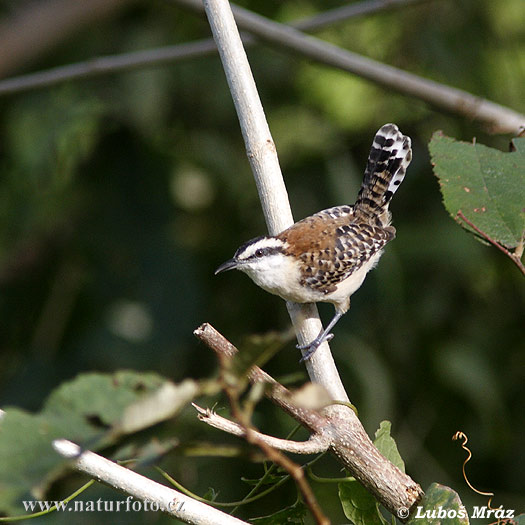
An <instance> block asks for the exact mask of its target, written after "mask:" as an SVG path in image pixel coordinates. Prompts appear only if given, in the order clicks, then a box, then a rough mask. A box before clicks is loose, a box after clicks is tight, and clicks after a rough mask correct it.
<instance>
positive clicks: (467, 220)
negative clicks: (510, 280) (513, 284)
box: [456, 210, 525, 275]
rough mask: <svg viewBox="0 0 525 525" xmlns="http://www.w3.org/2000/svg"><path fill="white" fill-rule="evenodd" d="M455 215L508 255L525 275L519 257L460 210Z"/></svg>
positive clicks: (524, 267)
mask: <svg viewBox="0 0 525 525" xmlns="http://www.w3.org/2000/svg"><path fill="white" fill-rule="evenodd" d="M456 216H457V217H459V218H460V219H461V220H462V221H463V222H465V223H466V224H468V225H469V226H470V227H471V228H472V229H473V230H474V231H475V232H476V233H478V234H479V235H481V237H483V238H484V239H485V240H486V241H488V242H490V244H492V245H493V246H495V247H496V248H497V249H498V250H500V251H501V252H503V253H504V254H505V255H506V256H507V257H510V260H511V261H512V262H513V263H514V264H515V265H516V266H517V267H518V269H519V270H520V272H521V273H522V274H523V275H525V266H524V265H523V263H522V262H521V259H520V258H519V257H518V256H517V255H515V254H513V253H512V252H510V251H509V250H507V248H505V246H502V245H501V244H500V243H499V242H498V241H496V240H495V239H493V238H492V237H491V236H490V235H488V234H487V233H485V232H484V231H483V230H480V229H479V228H478V227H477V226H476V225H475V224H474V223H473V222H472V221H470V220H469V219H467V218H466V217H465V215H464V214H463V212H462V211H461V210H459V211H458V212H457V214H456Z"/></svg>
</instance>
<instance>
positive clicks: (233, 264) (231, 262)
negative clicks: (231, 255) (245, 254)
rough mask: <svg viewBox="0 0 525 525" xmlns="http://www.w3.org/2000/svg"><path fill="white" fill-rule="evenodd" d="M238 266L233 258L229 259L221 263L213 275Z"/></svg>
mask: <svg viewBox="0 0 525 525" xmlns="http://www.w3.org/2000/svg"><path fill="white" fill-rule="evenodd" d="M238 266H239V263H238V262H237V261H236V260H235V259H230V260H229V261H226V262H224V263H222V264H221V265H220V266H219V267H218V268H217V269H216V270H215V275H217V274H218V273H221V272H227V271H228V270H233V269H235V268H237V267H238Z"/></svg>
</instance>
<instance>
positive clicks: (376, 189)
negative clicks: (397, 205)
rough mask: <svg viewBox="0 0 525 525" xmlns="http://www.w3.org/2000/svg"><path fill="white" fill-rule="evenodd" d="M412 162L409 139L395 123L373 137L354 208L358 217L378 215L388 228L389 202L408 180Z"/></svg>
mask: <svg viewBox="0 0 525 525" xmlns="http://www.w3.org/2000/svg"><path fill="white" fill-rule="evenodd" d="M411 160H412V149H411V141H410V138H409V137H407V136H405V135H403V134H402V133H401V132H400V131H399V129H398V128H397V126H396V125H395V124H385V125H384V126H383V127H381V128H380V129H379V131H378V132H377V133H376V136H375V137H374V142H373V143H372V149H371V150H370V155H369V156H368V162H367V165H366V170H365V177H364V179H363V184H362V185H361V189H360V190H359V194H358V196H357V201H356V203H355V206H354V213H355V215H356V217H359V216H361V217H362V218H363V219H366V218H370V217H374V216H377V217H378V218H380V219H381V220H382V222H383V223H384V224H385V225H386V224H388V223H389V222H390V213H389V211H388V203H389V202H390V199H391V198H392V195H394V193H395V192H396V190H397V188H398V187H399V185H400V184H401V182H402V180H403V179H404V178H405V173H406V170H407V167H408V165H409V164H410V161H411Z"/></svg>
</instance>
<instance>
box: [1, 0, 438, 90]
mask: <svg viewBox="0 0 525 525" xmlns="http://www.w3.org/2000/svg"><path fill="white" fill-rule="evenodd" d="M428 1H429V0H363V1H362V2H358V3H355V4H350V5H346V6H343V7H338V8H336V9H331V10H328V11H324V12H322V13H320V14H318V15H314V16H312V17H309V18H305V19H302V20H299V21H298V22H295V23H292V24H291V25H292V27H295V28H297V29H300V30H301V31H316V30H320V29H323V28H324V27H326V26H328V25H333V24H337V23H341V22H343V21H345V20H348V19H349V18H356V17H359V16H363V15H369V14H372V13H377V12H379V11H385V10H391V9H394V8H400V7H403V6H406V5H410V4H415V3H421V2H428ZM106 3H107V1H106ZM11 26H14V27H15V30H16V24H14V23H12V24H11ZM17 32H18V33H20V31H17ZM0 41H1V37H0ZM242 41H243V44H244V45H245V46H251V45H253V44H256V43H257V40H256V39H255V38H254V37H253V36H251V35H249V34H244V35H242ZM31 46H32V47H33V48H34V47H35V46H34V41H33V39H31ZM216 53H217V46H216V45H215V41H214V40H213V38H208V39H205V40H199V41H196V42H190V43H187V44H178V45H173V46H164V47H160V48H156V49H150V50H143V51H134V52H130V53H122V54H119V55H109V56H104V57H97V58H92V59H90V60H87V61H85V62H77V63H76V64H68V65H65V66H58V67H55V68H51V69H48V70H45V71H38V72H36V73H28V74H26V75H20V76H16V77H12V78H7V79H4V80H0V96H1V95H9V94H14V93H21V92H23V91H28V90H32V89H39V88H45V87H50V86H54V85H56V84H60V83H62V82H69V81H71V80H80V79H84V78H93V77H96V76H100V75H108V74H114V73H119V72H122V71H129V70H133V69H138V68H145V67H156V66H161V65H163V64H167V63H171V64H174V63H177V62H181V61H184V60H190V59H193V58H198V57H205V56H209V55H215V54H216Z"/></svg>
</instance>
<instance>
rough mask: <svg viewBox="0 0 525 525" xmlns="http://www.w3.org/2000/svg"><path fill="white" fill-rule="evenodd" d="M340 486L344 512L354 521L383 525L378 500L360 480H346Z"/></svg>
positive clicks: (360, 523)
mask: <svg viewBox="0 0 525 525" xmlns="http://www.w3.org/2000/svg"><path fill="white" fill-rule="evenodd" d="M338 487H339V499H340V500H341V505H342V506H343V512H344V513H345V516H346V517H347V518H348V519H349V520H350V521H351V522H352V523H354V524H355V525H383V523H384V519H383V518H382V516H381V515H380V513H379V508H378V503H377V501H376V500H375V498H374V497H373V496H372V494H370V492H368V491H367V490H366V489H365V488H364V487H363V486H362V485H361V484H360V483H359V482H358V481H344V482H342V483H339V484H338Z"/></svg>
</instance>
